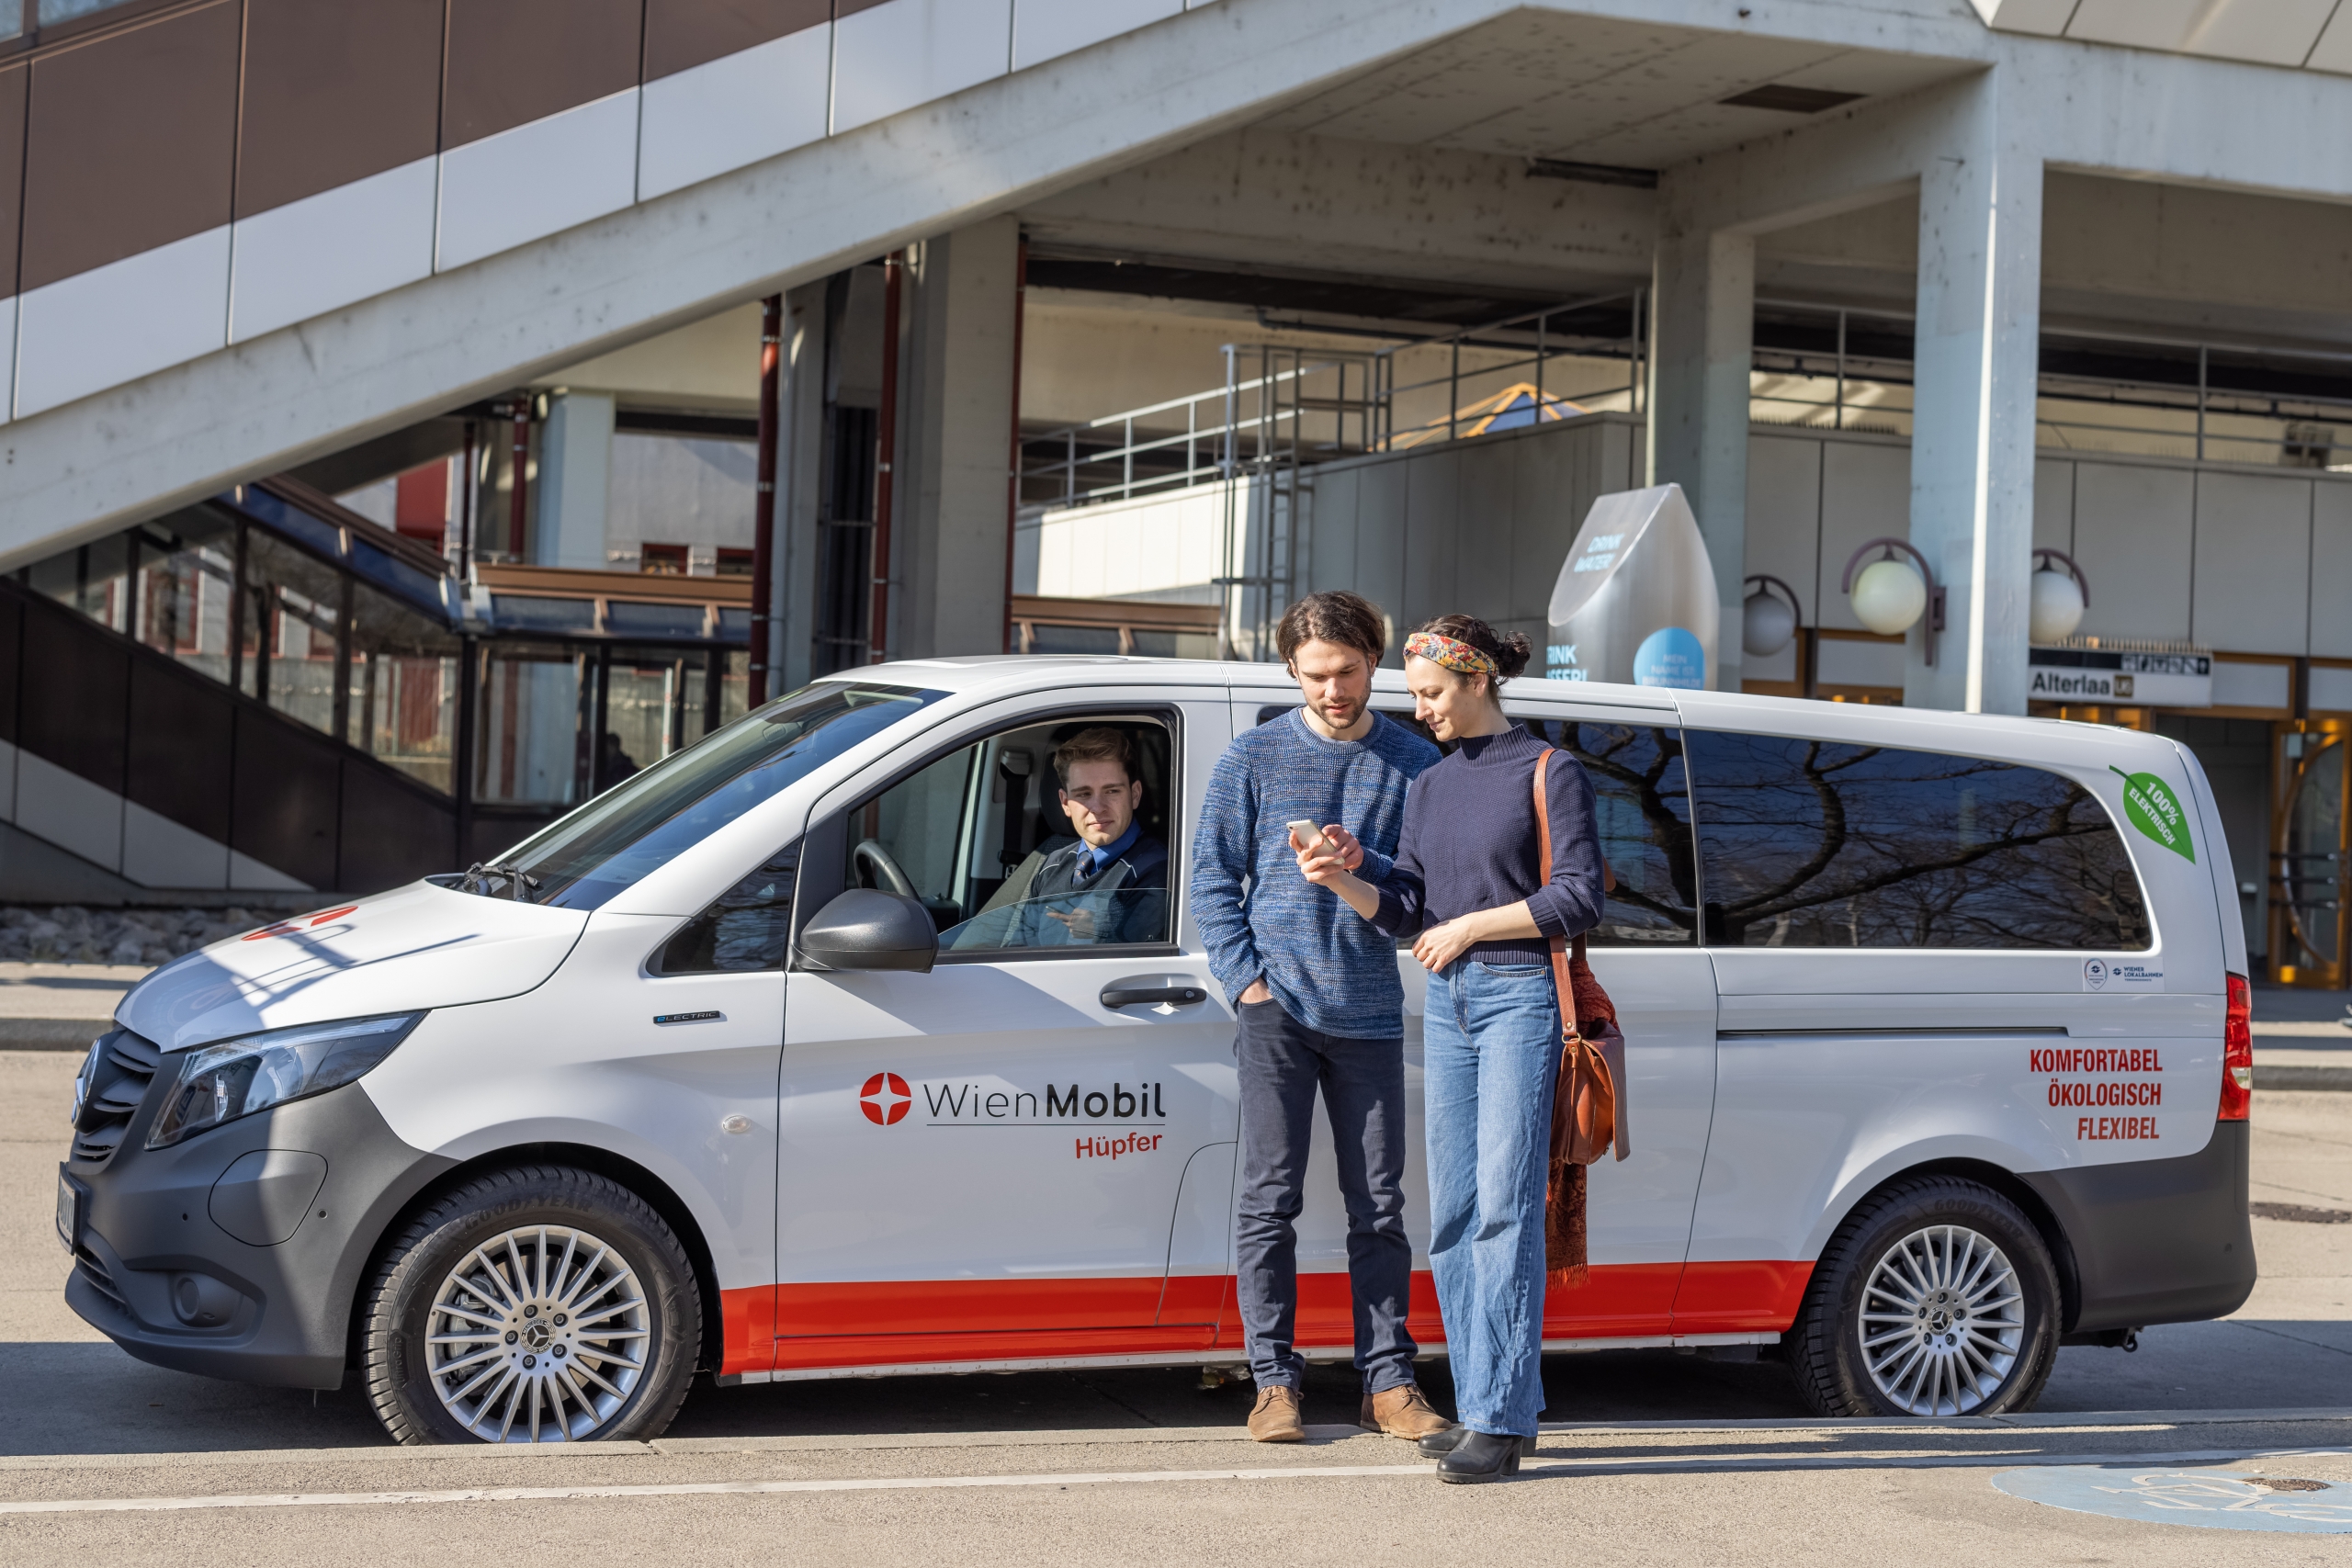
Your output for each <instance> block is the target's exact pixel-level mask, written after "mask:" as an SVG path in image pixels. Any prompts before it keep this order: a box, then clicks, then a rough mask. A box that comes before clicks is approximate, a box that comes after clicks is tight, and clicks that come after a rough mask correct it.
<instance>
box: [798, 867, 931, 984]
mask: <svg viewBox="0 0 2352 1568" xmlns="http://www.w3.org/2000/svg"><path fill="white" fill-rule="evenodd" d="M799 951H800V956H801V957H802V958H804V959H806V960H808V961H809V963H810V964H812V965H814V966H815V967H818V968H821V969H911V970H913V971H914V972H915V973H916V974H918V975H928V974H930V973H931V966H932V964H933V961H934V960H936V959H937V958H938V957H939V928H938V927H937V926H936V925H934V924H933V923H932V919H931V911H930V910H929V909H926V908H923V907H922V905H921V904H920V903H918V902H916V901H915V900H914V899H912V898H908V897H902V896H900V895H899V894H896V893H884V892H881V891H879V890H878V889H876V888H872V887H853V888H851V889H850V890H849V891H848V892H846V893H843V894H842V895H841V896H840V897H837V898H835V899H834V900H833V901H832V902H831V903H830V904H828V905H826V906H825V907H824V908H821V909H820V910H818V911H817V914H816V918H815V919H811V920H810V921H809V923H808V924H807V925H806V926H803V927H802V928H801V929H800V944H799Z"/></svg>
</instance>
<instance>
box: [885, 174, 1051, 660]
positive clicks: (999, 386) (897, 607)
mask: <svg viewBox="0 0 2352 1568" xmlns="http://www.w3.org/2000/svg"><path fill="white" fill-rule="evenodd" d="M1020 242H1021V226H1020V223H1019V220H1016V219H1014V218H1012V217H1009V216H1008V217H1003V218H992V219H990V220H988V221H987V222H985V223H978V224H975V225H973V226H972V227H971V228H969V229H959V230H957V231H956V232H955V233H953V234H947V235H942V236H940V237H939V238H937V239H933V240H926V241H924V242H923V243H922V245H921V246H920V247H918V249H917V250H916V252H915V254H913V255H912V257H911V258H910V269H909V279H908V282H909V286H910V287H909V288H908V293H909V295H910V299H909V301H908V311H907V313H908V325H907V331H906V344H905V358H904V360H903V361H902V363H903V364H904V366H905V370H904V373H903V374H902V375H901V377H900V378H899V388H900V390H899V421H900V423H899V448H898V451H899V457H898V485H897V489H898V513H899V515H898V519H897V523H896V525H895V526H894V528H893V530H892V538H891V551H890V555H891V569H890V577H891V589H890V622H891V624H890V627H889V631H888V645H887V646H888V649H889V652H890V655H891V657H892V658H894V659H922V658H926V657H931V656H933V655H938V654H956V653H1001V652H1003V651H1004V614H1005V603H1004V579H1005V551H1006V548H1007V547H1008V545H1009V543H1010V540H1011V528H1012V517H1011V512H1010V508H1009V506H1008V505H1007V499H1006V498H1007V496H1008V494H1009V491H1008V490H1007V488H1006V487H1007V484H1008V482H1009V478H1008V473H1007V464H1008V463H1009V462H1010V460H1011V452H1012V411H1013V400H1014V398H1015V396H1016V391H1017V389H1016V388H1015V387H1014V385H1013V375H1012V360H1013V308H1014V301H1013V284H1014V277H1015V270H1016V268H1017V267H1018V266H1019V265H1020Z"/></svg>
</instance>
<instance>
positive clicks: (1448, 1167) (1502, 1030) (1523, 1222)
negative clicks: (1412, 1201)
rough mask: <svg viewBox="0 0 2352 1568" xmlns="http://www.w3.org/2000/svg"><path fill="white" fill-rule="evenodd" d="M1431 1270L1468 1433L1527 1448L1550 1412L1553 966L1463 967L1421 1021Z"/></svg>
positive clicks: (1434, 985) (1432, 998) (1556, 1020)
mask: <svg viewBox="0 0 2352 1568" xmlns="http://www.w3.org/2000/svg"><path fill="white" fill-rule="evenodd" d="M1421 1042H1422V1046H1421V1052H1422V1093H1423V1099H1424V1104H1425V1107H1426V1111H1425V1121H1426V1124H1427V1129H1428V1133H1429V1145H1430V1270H1431V1272H1432V1273H1434V1274H1435V1275H1436V1277H1437V1302H1438V1309H1439V1310H1440V1311H1441V1312H1442V1313H1443V1314H1444V1315H1445V1343H1446V1349H1447V1351H1448V1353H1449V1355H1450V1356H1451V1358H1452V1359H1453V1403H1454V1414H1455V1416H1456V1417H1457V1418H1458V1419H1459V1420H1460V1421H1461V1422H1462V1424H1463V1425H1464V1426H1465V1427H1469V1428H1470V1429H1471V1430H1473V1431H1477V1432H1486V1433H1488V1434H1490V1435H1492V1436H1495V1437H1506V1436H1510V1435H1514V1434H1515V1435H1518V1436H1521V1437H1532V1436H1533V1435H1534V1432H1535V1421H1536V1417H1537V1416H1539V1415H1541V1414H1542V1412H1543V1409H1544V1374H1543V1349H1544V1179H1545V1177H1546V1175H1547V1174H1548V1169H1547V1168H1548V1167H1549V1165H1550V1161H1551V1135H1552V1094H1553V1089H1554V1088H1555V1083H1556V1081H1557V1077H1558V1073H1559V1066H1560V1007H1559V1000H1558V998H1557V997H1556V995H1555V992H1554V990H1553V987H1552V969H1551V965H1549V964H1481V963H1479V962H1477V961H1476V959H1469V958H1461V959H1456V960H1455V961H1454V962H1453V964H1451V965H1449V966H1448V967H1447V968H1446V969H1445V970H1444V971H1443V972H1442V973H1441V974H1437V975H1432V976H1430V988H1429V1003H1428V1010H1427V1012H1426V1014H1425V1016H1424V1019H1423V1021H1422V1031H1421Z"/></svg>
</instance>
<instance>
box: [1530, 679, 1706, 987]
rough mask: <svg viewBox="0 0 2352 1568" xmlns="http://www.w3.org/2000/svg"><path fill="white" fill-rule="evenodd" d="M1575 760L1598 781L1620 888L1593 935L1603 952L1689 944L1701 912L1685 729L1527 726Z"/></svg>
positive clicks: (1538, 722)
mask: <svg viewBox="0 0 2352 1568" xmlns="http://www.w3.org/2000/svg"><path fill="white" fill-rule="evenodd" d="M1519 722H1520V723H1521V724H1523V725H1525V726H1526V727H1527V728H1529V729H1532V730H1533V731H1534V732H1535V733H1536V734H1537V735H1539V736H1541V737H1543V738H1544V739H1546V740H1549V741H1550V742H1552V744H1554V745H1555V746H1557V747H1559V748H1561V749H1562V750H1566V751H1567V752H1569V753H1571V754H1573V755H1574V756H1575V758H1576V760H1577V761H1579V762H1582V763H1583V764H1584V771H1585V774H1586V776H1587V777H1589V778H1590V779H1591V780H1592V793H1593V804H1594V806H1595V807H1596V813H1595V815H1596V818H1597V820H1598V821H1599V823H1600V848H1601V854H1602V855H1603V857H1604V858H1605V859H1606V860H1607V861H1608V863H1609V869H1610V870H1611V872H1614V873H1615V874H1616V876H1617V886H1616V887H1615V888H1614V889H1613V890H1612V891H1611V893H1610V895H1609V902H1608V905H1607V907H1606V908H1603V909H1602V911H1601V915H1600V924H1599V925H1597V926H1595V927H1594V928H1593V929H1592V931H1590V932H1589V937H1588V940H1589V942H1590V943H1591V944H1592V945H1593V946H1595V947H1630V946H1634V945H1636V944H1642V945H1647V944H1654V943H1657V942H1690V941H1691V939H1692V933H1693V931H1695V930H1696V929H1697V926H1698V919H1697V917H1696V915H1695V914H1694V912H1693V899H1692V893H1693V890H1694V886H1693V885H1694V882H1695V880H1696V879H1695V878H1694V877H1693V876H1692V874H1691V872H1692V864H1693V851H1692V848H1691V794H1690V790H1689V788H1688V786H1687V784H1686V782H1685V776H1684V769H1683V761H1682V736H1681V731H1679V730H1678V729H1669V728H1649V727H1646V726H1642V727H1636V726H1633V725H1624V724H1579V723H1577V722H1576V721H1575V720H1572V719H1571V720H1552V719H1540V718H1523V719H1521V720H1520V721H1519Z"/></svg>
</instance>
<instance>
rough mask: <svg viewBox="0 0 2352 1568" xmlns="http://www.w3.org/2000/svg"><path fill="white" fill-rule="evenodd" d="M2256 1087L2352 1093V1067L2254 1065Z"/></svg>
mask: <svg viewBox="0 0 2352 1568" xmlns="http://www.w3.org/2000/svg"><path fill="white" fill-rule="evenodd" d="M2254 1087H2255V1088H2256V1089H2335V1090H2338V1091H2352V1067H2307V1066H2282V1065H2280V1064H2278V1063H2275V1062H2274V1063H2269V1064H2265V1063H2262V1062H2256V1063H2255V1065H2254Z"/></svg>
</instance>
